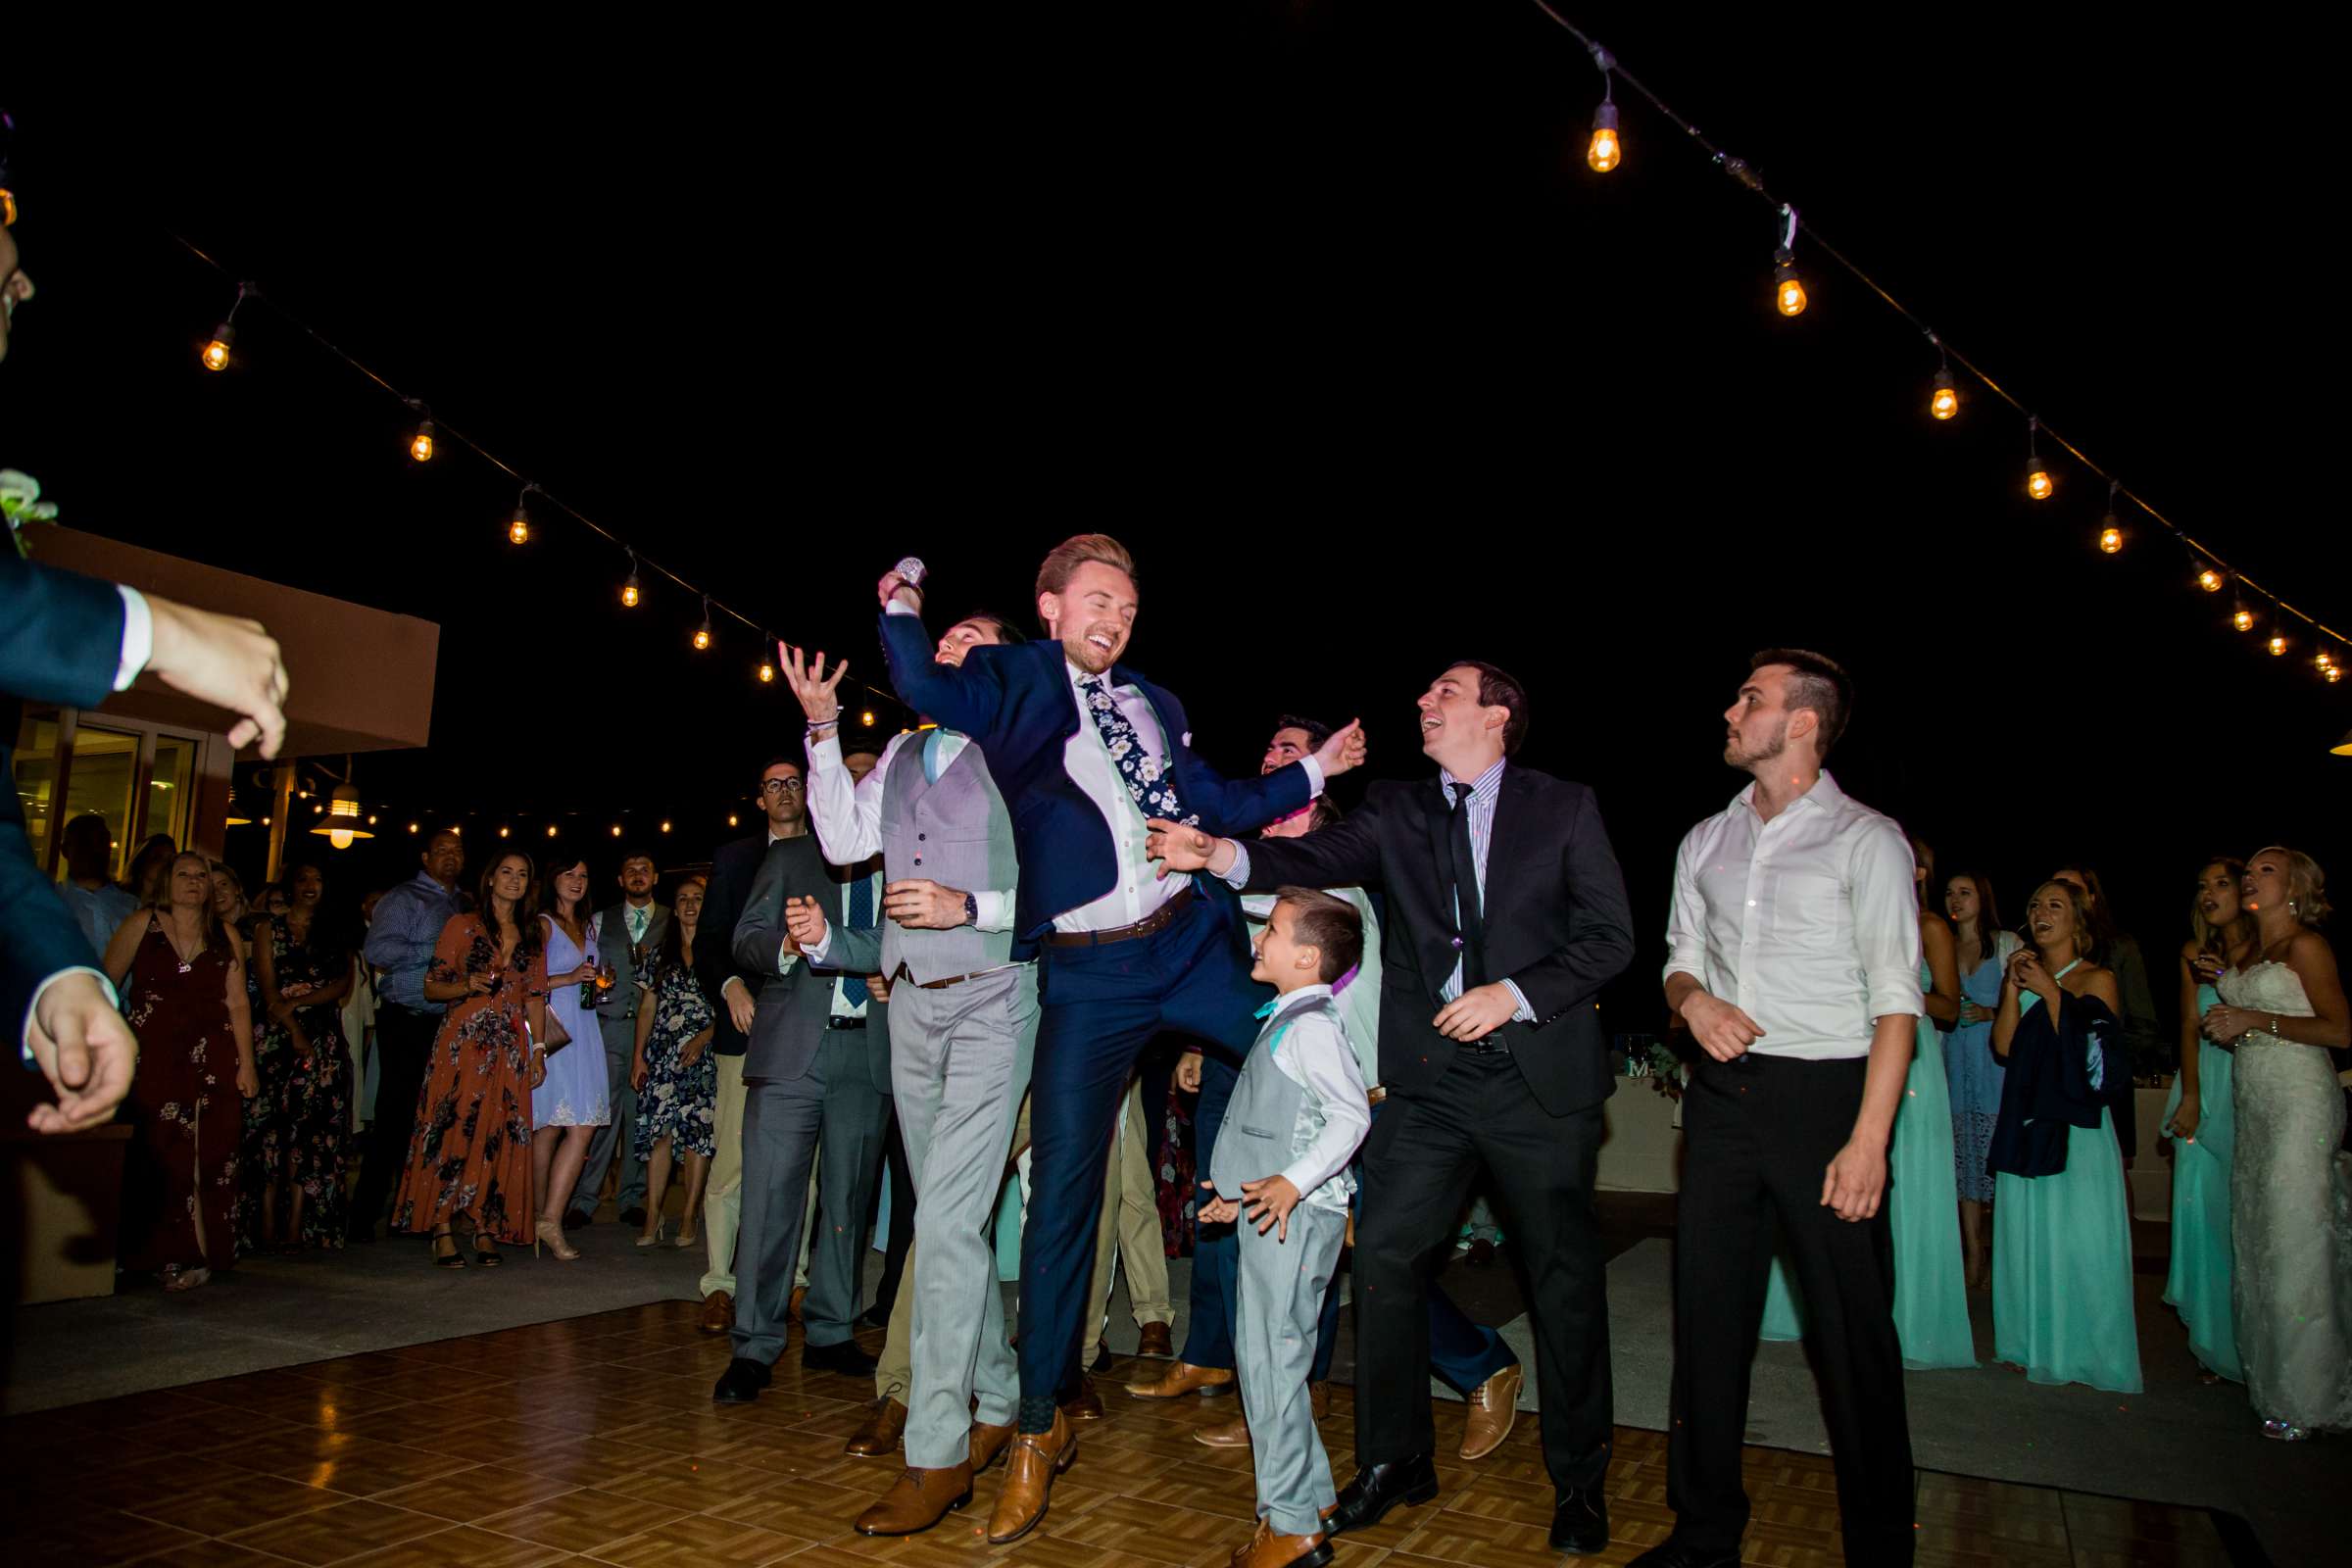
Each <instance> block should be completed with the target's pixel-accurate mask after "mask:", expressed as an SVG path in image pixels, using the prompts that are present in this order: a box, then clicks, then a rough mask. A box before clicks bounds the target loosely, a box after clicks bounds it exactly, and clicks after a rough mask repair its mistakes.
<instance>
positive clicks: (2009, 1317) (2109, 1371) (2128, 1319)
mask: <svg viewBox="0 0 2352 1568" xmlns="http://www.w3.org/2000/svg"><path fill="white" fill-rule="evenodd" d="M2026 927H2027V930H2028V932H2029V933H2030V934H2031V936H2032V938H2033V942H2032V945H2031V946H2021V947H2020V948H2019V950H2018V952H2017V954H2016V956H2013V957H2012V958H2011V959H2010V960H2009V966H2008V970H2007V972H2006V973H2005V974H2004V975H2003V977H2002V981H2001V1005H2000V1011H1999V1013H1998V1014H1997V1015H1996V1016H1995V1017H1994V1019H1993V1023H1992V1049H1993V1050H1994V1051H1995V1052H1997V1053H1998V1054H2000V1055H2001V1057H2002V1059H2003V1061H2004V1062H2005V1063H2006V1065H2007V1069H2008V1070H2007V1071H2006V1072H2005V1073H2004V1074H2003V1076H2002V1082H2001V1117H2000V1121H1999V1122H1998V1124H1996V1125H1995V1126H1994V1128H1993V1134H1992V1153H1991V1156H1990V1162H1991V1165H1992V1170H1993V1180H1994V1187H1995V1191H1996V1197H1995V1199H1994V1206H1995V1207H1996V1208H1997V1209H1998V1210H1999V1213H2000V1223H1999V1224H1998V1225H1997V1226H1996V1227H1995V1228H1994V1230H1993V1236H1992V1345H1993V1354H1994V1355H1995V1356H1996V1357H1997V1358H1998V1359H1999V1360H2001V1361H2002V1362H2004V1363H2006V1364H2008V1365H2011V1366H2015V1367H2019V1368H2022V1369H2023V1370H2024V1372H2025V1374H2026V1375H2027V1376H2028V1377H2029V1378H2031V1379H2033V1380H2034V1382H2036V1383H2087V1384H2089V1385H2090V1386H2091V1387H2092V1388H2094V1389H2106V1390H2109V1391H2111V1392H2113V1393H2117V1394H2137V1393H2138V1392H2139V1389H2140V1382H2139V1331H2138V1327H2137V1325H2136V1324H2135V1323H2134V1321H2133V1319H2132V1315H2131V1221H2130V1219H2129V1217H2128V1215H2129V1210H2128V1209H2127V1208H2126V1206H2125V1202H2124V1159H2123V1152H2122V1151H2121V1150H2120V1149H2119V1148H2118V1147H2117V1145H2116V1141H2115V1116H2114V1110H2113V1102H2114V1098H2115V1096H2117V1095H2118V1094H2126V1095H2128V1094H2130V1093H2131V1079H2130V1078H2129V1077H2127V1076H2125V1075H2124V1074H2123V1073H2122V1072H2121V1071H2120V1070H2117V1069H2118V1068H2120V1066H2121V1063H2122V1060H2123V1058H2122V1055H2121V1054H2120V1051H2118V1050H2117V1049H2116V1048H2114V1047H2113V1046H2112V1045H2111V1042H2113V1041H2116V1040H2118V1039H2120V1038H2121V1030H2122V1025H2121V1024H2120V1023H2119V1022H2118V1021H2117V1018H2116V1008H2117V1006H2118V992H2117V989H2116V983H2115V975H2114V973H2113V972H2112V971H2110V970H2107V969H2103V968H2100V967H2099V966H2098V965H2096V964H2094V963H2091V962H2090V961H2088V960H2087V959H2086V958H2085V957H2084V956H2082V955H2083V951H2084V950H2085V949H2086V948H2088V947H2089V946H2090V942H2091V932H2090V911H2089V909H2088V907H2087V906H2086V905H2085V903H2084V900H2083V896H2082V892H2081V890H2079V889H2077V888H2076V887H2074V886H2073V885H2072V884H2071V883H2066V882H2045V883H2043V884H2042V885H2041V886H2040V887H2039V888H2038V889H2036V890H2035V891H2034V898H2033V901H2032V902H2031V903H2030V904H2028V905H2027V906H2026ZM2111 1057H2112V1059H2110V1058H2111Z"/></svg>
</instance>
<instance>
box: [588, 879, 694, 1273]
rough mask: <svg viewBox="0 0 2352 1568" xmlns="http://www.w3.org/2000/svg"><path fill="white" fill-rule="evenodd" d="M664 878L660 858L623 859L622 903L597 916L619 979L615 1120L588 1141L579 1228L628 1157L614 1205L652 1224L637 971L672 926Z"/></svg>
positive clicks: (612, 1060) (610, 1019) (601, 1024)
mask: <svg viewBox="0 0 2352 1568" xmlns="http://www.w3.org/2000/svg"><path fill="white" fill-rule="evenodd" d="M658 875H659V873H658V872H657V871H656V870H655V869H654V858H653V857H652V856H650V855H647V854H645V853H644V852H643V851H640V850H632V851H631V852H630V853H629V856H628V858H626V859H624V860H622V861H621V862H620V895H621V897H620V902H619V903H618V904H615V905H613V907H611V908H609V909H600V910H598V911H597V915H596V933H597V934H596V950H597V957H598V959H599V960H600V961H601V962H603V963H604V964H605V966H606V967H608V968H610V969H611V970H612V971H613V981H614V984H613V989H612V990H610V991H607V992H604V993H602V994H601V995H599V996H598V998H597V999H596V1027H597V1032H598V1033H599V1034H602V1035H603V1036H604V1037H605V1038H604V1046H605V1075H606V1076H605V1082H606V1085H607V1087H608V1088H609V1089H610V1090H611V1091H612V1095H613V1119H612V1120H611V1121H609V1122H607V1123H605V1125H604V1126H602V1127H599V1128H598V1129H597V1130H596V1136H595V1137H594V1138H592V1139H590V1140H589V1142H588V1162H587V1164H585V1165H583V1166H581V1167H580V1184H579V1186H578V1187H576V1188H574V1189H573V1193H574V1195H575V1196H574V1197H573V1199H572V1202H573V1203H575V1204H576V1205H578V1206H577V1207H575V1208H574V1209H573V1210H572V1212H571V1214H570V1216H569V1217H568V1218H567V1219H566V1220H565V1221H564V1224H565V1225H567V1226H568V1227H570V1228H571V1229H574V1230H577V1229H578V1228H579V1227H580V1226H582V1225H585V1224H587V1223H588V1222H589V1221H590V1220H591V1219H592V1218H594V1216H595V1213H596V1195H597V1194H598V1193H599V1192H601V1191H603V1189H604V1185H605V1170H606V1167H608V1166H609V1165H611V1164H612V1162H613V1159H614V1158H615V1157H617V1158H618V1159H619V1160H620V1180H619V1182H618V1184H617V1185H615V1186H614V1187H613V1207H614V1208H615V1209H617V1210H618V1211H619V1214H620V1222H621V1223H622V1224H624V1225H642V1224H644V1223H645V1162H644V1161H643V1160H641V1159H639V1158H638V1157H637V1090H636V1086H634V1085H633V1084H631V1083H630V1082H629V1064H630V1062H631V1061H632V1060H634V1059H635V1056H636V1052H637V1005H638V999H639V992H638V990H637V984H636V980H637V971H638V970H639V969H640V968H641V967H643V966H644V963H645V959H646V956H647V955H648V954H650V953H652V952H654V951H655V950H656V949H658V948H659V947H661V946H662V935H663V934H664V933H665V932H667V931H668V929H669V907H668V906H666V905H662V904H656V903H655V902H654V883H655V880H656V878H657V876H658ZM616 1152H617V1155H616Z"/></svg>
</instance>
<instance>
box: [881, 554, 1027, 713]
mask: <svg viewBox="0 0 2352 1568" xmlns="http://www.w3.org/2000/svg"><path fill="white" fill-rule="evenodd" d="M893 575H894V576H895V575H896V574H895V573H894V574H893ZM931 652H932V647H931V634H930V633H929V632H928V631H926V630H924V629H923V617H922V616H921V615H920V614H918V613H915V611H914V610H913V609H911V608H910V607H908V606H907V604H906V602H905V601H904V600H896V599H894V600H889V601H888V602H887V606H886V608H885V609H884V611H883V613H882V656H883V659H884V661H885V662H887V663H888V665H889V666H890V684H891V687H892V689H893V690H895V691H896V692H897V693H898V694H899V696H900V698H901V699H902V700H903V701H905V702H906V703H907V706H908V707H910V708H912V709H913V710H914V711H916V712H918V713H922V714H926V715H928V716H929V717H930V718H932V719H934V720H936V721H937V722H939V723H942V724H945V725H947V726H948V727H949V728H951V729H959V730H961V731H963V732H964V733H965V734H966V735H969V736H972V737H974V738H975V739H977V738H979V737H981V736H984V735H986V734H988V733H989V732H990V731H991V730H993V729H995V728H996V722H997V713H998V711H999V710H1000V709H1002V708H1003V707H1004V703H1005V676H1004V672H1003V671H1002V670H1000V669H998V668H997V667H996V665H997V662H998V660H999V658H1000V657H1002V655H1003V654H1004V653H1005V650H1004V649H1001V648H997V647H994V646H988V645H983V646H981V647H978V648H975V649H973V650H972V651H971V652H970V653H969V654H967V655H965V656H964V661H963V662H962V663H961V664H960V665H956V664H942V663H939V662H935V661H934V660H933V659H932V657H931Z"/></svg>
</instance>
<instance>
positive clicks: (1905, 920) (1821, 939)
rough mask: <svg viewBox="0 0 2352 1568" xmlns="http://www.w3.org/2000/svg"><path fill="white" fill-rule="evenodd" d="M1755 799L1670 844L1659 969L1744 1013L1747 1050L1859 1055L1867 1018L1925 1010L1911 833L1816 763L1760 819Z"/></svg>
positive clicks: (1866, 1049) (1743, 799)
mask: <svg viewBox="0 0 2352 1568" xmlns="http://www.w3.org/2000/svg"><path fill="white" fill-rule="evenodd" d="M1754 797H1755V786H1754V785H1753V784H1750V785H1749V786H1748V787H1747V788H1746V789H1744V790H1741V791H1740V794H1739V796H1738V797H1737V798H1736V799H1735V800H1734V801H1733V802H1732V804H1731V805H1730V806H1729V807H1728V808H1726V809H1724V810H1722V811H1720V812H1718V813H1716V814H1715V815H1713V816H1710V817H1708V818H1707V819H1706V820H1705V821H1703V822H1701V823H1699V824H1698V825H1697V826H1696V827H1694V828H1692V829H1691V831H1690V833H1689V834H1688V835H1687V836H1686V837H1685V838H1684V839H1683V844H1682V848H1681V849H1680V850H1679V851H1677V852H1676V855H1675V861H1674V907H1673V912H1672V914H1671V915H1670V916H1669V917H1668V920H1667V927H1666V945H1667V950H1668V951H1667V957H1666V971H1665V972H1666V973H1667V974H1668V975H1670V976H1671V975H1674V974H1678V973H1679V974H1687V975H1690V976H1691V978H1693V979H1695V980H1696V981H1697V982H1698V983H1699V984H1700V985H1701V986H1703V987H1704V988H1705V989H1706V991H1707V994H1708V995H1709V996H1712V997H1715V998H1718V999H1720V1000H1721V1001H1724V1002H1729V1003H1731V1004H1733V1005H1735V1006H1737V1007H1739V1008H1740V1010H1741V1011H1743V1012H1745V1013H1746V1014H1747V1015H1748V1016H1749V1017H1750V1018H1752V1019H1754V1020H1755V1022H1756V1025H1757V1027H1758V1028H1760V1029H1762V1030H1763V1035H1762V1036H1761V1037H1760V1038H1759V1039H1758V1040H1757V1041H1756V1042H1755V1044H1754V1045H1752V1046H1750V1047H1749V1048H1748V1049H1749V1051H1750V1052H1752V1053H1753V1054H1757V1055H1764V1056H1788V1057H1793V1058H1797V1059H1800V1060H1821V1061H1827V1060H1835V1059H1838V1058H1840V1057H1851V1056H1865V1055H1868V1054H1870V1043H1871V1033H1872V1028H1873V1025H1874V1023H1875V1021H1876V1020H1877V1019H1880V1018H1883V1017H1887V1016H1889V1015H1891V1014H1895V1013H1906V1014H1909V1015H1911V1016H1913V1017H1917V1016H1918V1015H1919V1014H1920V1012H1921V1011H1922V1010H1923V1004H1922V999H1921V995H1920V985H1919V951H1920V950H1919V905H1918V894H1917V892H1916V890H1915V888H1914V885H1913V882H1912V875H1911V845H1910V842H1909V840H1907V839H1906V838H1905V837H1904V836H1903V830H1902V829H1901V828H1900V827H1898V826H1897V825H1896V824H1895V823H1894V821H1893V819H1892V818H1890V817H1887V816H1885V815H1882V814H1881V813H1879V812H1877V811H1874V810H1872V809H1870V808H1869V807H1867V806H1864V805H1862V804H1861V803H1860V802H1859V801H1856V800H1854V799H1853V798H1852V797H1850V796H1848V795H1847V794H1846V793H1845V792H1844V791H1843V790H1840V789H1839V788H1838V781H1837V780H1836V779H1834V778H1832V777H1831V776H1830V775H1829V774H1828V773H1827V772H1826V771H1825V772H1824V773H1823V774H1822V775H1821V777H1820V778H1819V779H1818V780H1817V781H1816V782H1815V783H1814V785H1813V787H1812V788H1811V789H1810V790H1808V791H1806V792H1805V794H1804V795H1802V796H1800V797H1798V798H1797V799H1796V800H1794V801H1791V802H1789V805H1788V806H1786V807H1785V808H1783V809H1782V810H1781V812H1780V813H1779V814H1778V815H1777V816H1775V817H1773V818H1772V820H1771V821H1769V822H1767V821H1764V820H1762V819H1761V818H1760V817H1759V816H1758V815H1757V814H1756V809H1755V804H1754Z"/></svg>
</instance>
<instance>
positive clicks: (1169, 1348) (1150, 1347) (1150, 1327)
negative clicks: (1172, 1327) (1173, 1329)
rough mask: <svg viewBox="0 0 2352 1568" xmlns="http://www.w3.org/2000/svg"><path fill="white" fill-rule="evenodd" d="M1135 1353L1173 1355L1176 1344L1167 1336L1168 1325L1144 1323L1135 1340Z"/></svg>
mask: <svg viewBox="0 0 2352 1568" xmlns="http://www.w3.org/2000/svg"><path fill="white" fill-rule="evenodd" d="M1135 1353H1136V1354H1138V1355H1163V1356H1173V1355H1174V1354H1175V1353H1176V1346H1175V1343H1174V1342H1173V1341H1172V1340H1170V1339H1169V1338H1168V1326H1167V1325H1166V1324H1165V1323H1147V1324H1145V1325H1144V1329H1143V1333H1142V1334H1141V1335H1140V1336H1138V1338H1137V1340H1136V1345H1135Z"/></svg>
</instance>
